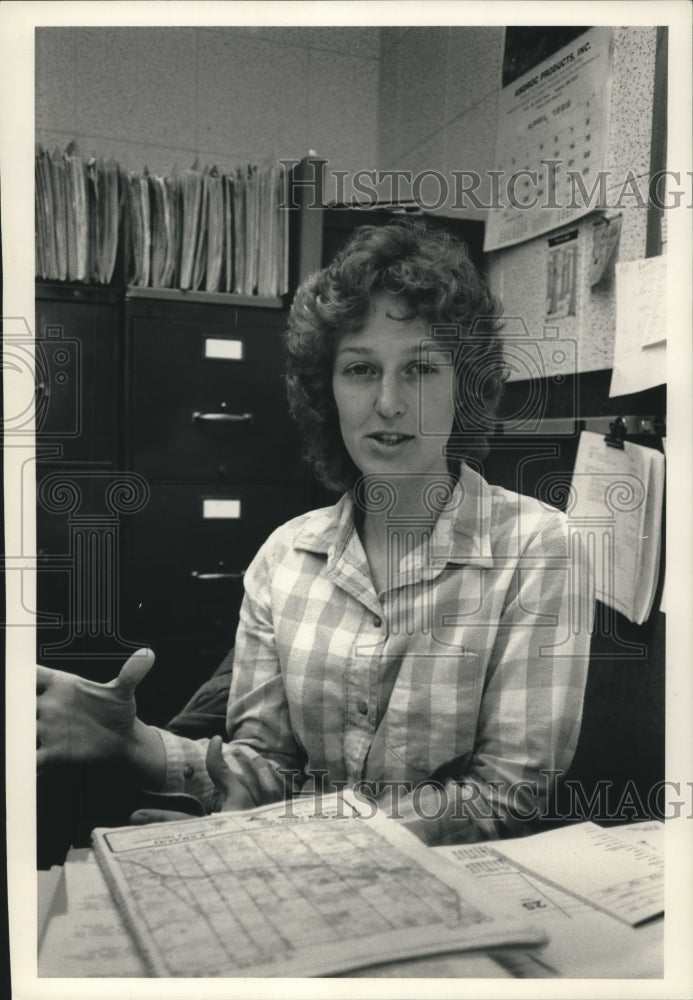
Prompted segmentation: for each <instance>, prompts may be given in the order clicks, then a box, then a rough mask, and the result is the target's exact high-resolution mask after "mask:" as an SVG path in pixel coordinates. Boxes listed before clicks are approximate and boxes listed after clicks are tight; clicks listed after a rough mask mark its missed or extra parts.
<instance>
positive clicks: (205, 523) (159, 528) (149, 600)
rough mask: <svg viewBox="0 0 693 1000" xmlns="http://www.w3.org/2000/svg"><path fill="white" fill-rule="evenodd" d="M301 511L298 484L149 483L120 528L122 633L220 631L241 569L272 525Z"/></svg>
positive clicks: (230, 614) (231, 616)
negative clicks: (124, 600) (209, 486)
mask: <svg viewBox="0 0 693 1000" xmlns="http://www.w3.org/2000/svg"><path fill="white" fill-rule="evenodd" d="M303 510H305V493H304V490H303V489H302V488H301V487H292V486H283V487H280V488H273V487H271V486H247V485H243V486H239V487H237V488H233V489H227V490H224V491H214V490H205V489H202V488H200V487H196V486H186V485H175V486H152V488H151V496H150V499H149V503H148V504H147V507H146V508H145V509H144V510H142V511H141V512H139V513H138V514H136V515H134V516H133V517H131V518H130V519H129V522H128V523H127V524H126V525H124V526H123V528H124V532H123V534H124V542H125V545H124V551H125V558H124V568H123V572H124V575H125V581H124V582H125V589H126V592H127V593H128V594H129V595H130V597H129V600H128V608H127V614H126V621H127V625H128V630H129V632H133V631H134V632H136V634H137V636H138V639H142V640H145V641H151V639H152V636H154V635H166V636H168V637H169V638H173V637H175V636H176V635H190V634H195V635H202V634H208V632H209V630H210V629H211V630H219V631H220V634H222V635H225V634H226V632H227V630H228V628H229V623H230V624H231V633H230V638H231V639H232V638H233V633H234V632H235V616H236V615H237V612H238V607H239V606H240V601H241V598H242V596H243V572H244V570H245V569H246V568H247V566H248V565H249V563H250V562H251V560H252V559H253V557H254V556H255V554H256V552H257V550H258V549H259V548H260V546H261V545H262V543H263V542H264V541H265V539H266V538H267V537H268V536H269V534H270V533H271V532H272V531H273V530H274V528H276V527H277V526H278V525H279V524H282V523H283V522H284V521H287V520H289V519H290V518H291V517H294V516H296V515H297V514H299V513H301V512H302V511H303Z"/></svg>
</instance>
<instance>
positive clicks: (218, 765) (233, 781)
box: [130, 736, 260, 826]
mask: <svg viewBox="0 0 693 1000" xmlns="http://www.w3.org/2000/svg"><path fill="white" fill-rule="evenodd" d="M222 746H223V743H222V739H221V736H213V737H212V739H211V740H210V741H209V745H208V747H207V760H206V765H207V774H208V775H209V777H210V778H211V779H212V781H213V782H214V787H215V788H216V790H217V799H216V801H217V804H216V807H215V809H214V811H215V812H232V811H234V810H239V809H252V808H253V807H254V805H255V803H256V799H255V798H253V795H252V793H251V791H250V789H251V788H254V789H255V794H256V796H259V793H260V789H259V786H258V785H257V779H255V777H254V775H253V772H252V769H250V768H244V767H243V766H242V763H241V762H239V761H236V760H234V762H233V767H234V770H233V771H231V770H230V769H229V767H228V765H227V764H226V761H225V760H224V757H223V754H222V752H221V748H222ZM246 772H247V773H246ZM179 797H180V796H174V795H171V796H170V799H171V803H170V804H171V805H173V804H174V802H175V799H176V798H179ZM156 798H158V799H160V803H157V807H156V808H152V807H146V806H145V807H144V808H142V809H138V810H137V811H136V812H134V813H133V814H132V816H131V817H130V822H131V823H132V824H134V825H138V826H139V825H144V824H147V823H174V822H177V821H178V820H183V819H190V818H191V816H192V815H196V812H195V811H194V810H193V808H190V810H189V811H188V812H182V811H181V810H176V809H173V808H161V807H160V806H165V805H166V803H165V796H163V795H160V796H156Z"/></svg>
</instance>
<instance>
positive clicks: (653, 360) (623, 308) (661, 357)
mask: <svg viewBox="0 0 693 1000" xmlns="http://www.w3.org/2000/svg"><path fill="white" fill-rule="evenodd" d="M666 338H667V310H666V257H665V256H661V257H648V258H644V259H642V260H632V261H625V262H624V263H622V264H617V265H616V339H615V343H614V365H613V375H612V377H611V388H610V390H609V395H610V396H621V395H623V394H624V393H629V392H640V391H641V390H643V389H649V388H650V387H651V386H654V385H662V384H663V383H664V382H666V347H665V344H666Z"/></svg>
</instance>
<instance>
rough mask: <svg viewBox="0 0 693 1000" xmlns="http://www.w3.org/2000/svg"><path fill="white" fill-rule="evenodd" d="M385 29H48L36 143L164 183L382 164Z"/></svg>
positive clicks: (41, 48) (40, 40) (42, 33)
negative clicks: (172, 178) (259, 165)
mask: <svg viewBox="0 0 693 1000" xmlns="http://www.w3.org/2000/svg"><path fill="white" fill-rule="evenodd" d="M378 62H379V29H378V28H363V27H358V28H318V27H306V28H303V27H290V28H240V27H223V28H39V29H37V32H36V137H37V139H38V140H39V141H41V142H43V143H44V144H46V145H48V146H49V148H51V149H53V148H55V147H58V148H60V149H64V148H65V146H66V145H67V144H68V143H69V142H70V141H71V140H72V139H76V140H77V142H78V145H79V148H80V151H81V152H82V153H83V154H84V155H97V156H114V157H115V158H116V159H117V160H118V161H119V162H121V163H123V164H124V166H126V167H127V168H128V169H131V170H141V169H142V168H143V167H144V166H145V165H146V166H148V167H149V169H150V171H152V172H155V173H169V172H170V171H171V170H172V169H173V167H174V166H175V165H177V166H178V167H180V168H181V169H183V168H186V167H189V166H191V165H192V163H193V161H194V160H195V159H196V158H197V157H199V159H200V162H201V164H205V163H210V164H211V163H216V164H217V165H218V166H219V167H220V169H228V168H230V167H233V166H236V165H239V164H240V163H242V162H243V161H255V162H256V161H259V160H262V159H263V158H265V157H271V158H278V157H290V158H300V157H302V156H305V155H306V154H307V153H308V150H309V149H315V150H317V151H318V152H319V153H320V154H321V155H323V156H326V157H327V158H329V159H330V161H331V163H333V164H334V165H335V166H337V167H338V168H339V169H343V170H356V169H359V168H360V167H362V166H363V165H364V163H365V164H367V165H368V166H374V165H375V159H376V139H377V87H378Z"/></svg>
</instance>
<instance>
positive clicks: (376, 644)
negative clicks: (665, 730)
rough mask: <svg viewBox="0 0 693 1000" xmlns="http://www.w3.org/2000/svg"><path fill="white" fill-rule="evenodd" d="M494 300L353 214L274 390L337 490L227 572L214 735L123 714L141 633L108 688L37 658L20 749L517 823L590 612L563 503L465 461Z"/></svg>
mask: <svg viewBox="0 0 693 1000" xmlns="http://www.w3.org/2000/svg"><path fill="white" fill-rule="evenodd" d="M497 315H498V308H497V304H496V303H495V302H494V300H493V299H492V297H491V296H490V295H489V293H488V291H487V289H486V287H485V285H484V283H483V282H482V281H481V279H480V278H479V276H478V275H477V273H476V271H475V270H474V267H473V265H472V264H471V261H470V260H469V257H468V255H467V253H466V251H465V250H464V248H463V247H462V246H461V245H460V244H458V243H457V242H456V241H454V240H453V239H452V238H451V237H449V236H447V235H444V234H442V233H433V232H427V231H426V230H425V229H424V228H423V227H420V226H417V225H411V224H405V225H391V226H386V227H383V228H375V227H364V228H363V229H361V230H359V231H357V233H356V234H355V236H354V237H353V238H352V240H351V241H350V243H349V244H348V246H347V247H346V249H345V250H344V251H342V253H341V254H339V255H338V257H337V258H336V260H335V261H334V263H333V264H332V265H331V266H330V267H328V268H326V269H324V270H323V271H320V272H318V273H316V274H314V275H312V276H311V277H310V278H308V280H307V281H306V282H305V283H304V284H303V285H302V286H301V288H300V289H299V291H298V292H297V295H296V298H295V301H294V303H293V306H292V309H291V313H290V318H289V330H288V335H287V356H288V377H287V384H288V391H289V400H290V405H291V409H292V412H293V414H294V416H295V417H296V419H297V420H298V422H299V424H300V425H301V428H302V430H303V433H304V435H305V438H306V442H307V454H308V458H309V459H310V460H311V461H312V463H313V465H314V467H315V470H316V472H317V474H318V475H319V476H320V477H321V478H322V480H323V481H324V482H325V483H326V484H327V485H328V486H330V487H332V488H334V489H338V490H340V491H343V496H342V497H341V499H340V500H339V502H338V503H337V504H336V505H335V506H334V507H328V508H324V509H322V510H318V511H312V512H310V513H308V514H304V515H302V516H300V517H298V518H296V519H294V520H292V521H290V522H288V523H287V524H285V525H283V526H282V527H280V528H279V529H277V531H275V532H274V533H273V534H272V535H271V537H270V538H269V539H268V541H267V542H266V543H265V545H263V547H262V548H261V550H260V552H259V553H258V555H257V557H256V558H255V559H254V561H253V562H252V564H251V566H250V567H249V569H248V571H247V573H246V576H245V598H244V602H243V606H242V609H241V615H240V623H239V628H238V634H237V638H236V650H235V659H234V670H233V677H232V683H231V691H230V697H229V703H228V712H227V729H228V734H229V742H228V743H226V744H225V745H224V747H223V753H222V749H221V746H220V741H219V740H218V738H217V737H215V738H214V740H212V741H211V742H209V743H208V741H205V740H202V741H190V740H186V739H183V738H181V737H178V736H174V735H172V734H170V733H166V732H161V731H159V730H157V729H154V728H152V727H148V726H145V725H144V724H143V723H142V722H141V721H140V720H138V719H136V717H135V706H134V697H133V692H134V688H135V685H136V683H137V681H138V679H139V678H140V677H141V676H142V674H143V673H145V672H146V671H147V670H148V669H149V667H150V666H151V654H149V655H147V654H143V655H141V656H139V657H135V658H133V659H132V660H130V661H128V664H126V665H125V667H124V668H123V671H121V675H120V677H119V678H118V680H116V681H115V682H112V684H111V685H106V686H100V685H94V684H88V683H87V682H84V681H82V680H80V679H78V678H72V677H69V676H68V675H62V674H57V673H56V672H54V671H47V670H45V668H39V669H40V677H39V685H40V686H39V739H40V742H41V750H40V751H39V761H40V764H44V765H45V764H46V763H49V762H50V761H52V760H56V759H65V758H68V759H72V760H74V759H75V757H76V756H77V757H79V755H80V754H81V759H89V760H95V759H106V760H109V761H113V760H114V759H119V760H122V761H124V762H126V763H127V764H128V765H129V766H130V767H131V768H132V769H133V771H134V773H135V775H136V776H137V778H138V780H139V781H140V782H141V783H142V784H145V785H146V786H147V787H150V788H158V789H163V790H164V791H175V792H180V791H184V792H188V793H190V794H192V795H194V796H196V797H197V798H198V799H199V800H201V801H202V802H203V804H204V805H205V807H206V808H207V809H209V810H212V809H214V808H219V807H220V806H221V807H223V808H243V807H249V806H252V805H259V804H261V803H263V802H268V801H272V800H276V799H280V798H282V797H284V796H286V795H291V794H293V793H294V792H295V791H297V790H298V789H299V788H301V787H302V788H303V789H306V788H315V789H321V790H324V791H329V790H330V789H334V788H338V787H343V786H344V785H350V786H355V787H357V788H358V787H361V788H367V789H368V791H369V793H370V794H373V795H376V796H377V797H378V798H379V800H380V802H381V803H382V804H383V805H384V806H385V807H386V808H388V809H390V810H391V812H392V815H393V816H395V818H400V819H403V820H404V821H406V822H408V823H409V824H410V825H411V826H412V828H413V829H415V831H416V832H417V833H418V834H419V835H420V836H422V837H423V838H424V839H425V840H426V841H427V842H429V843H444V842H465V841H474V840H479V839H484V838H494V837H499V836H507V835H517V834H520V833H524V832H529V830H530V829H531V821H532V820H534V819H536V818H537V817H539V816H540V815H541V814H542V810H543V809H544V808H545V806H546V802H547V795H548V781H549V776H550V775H551V774H554V773H555V772H556V771H560V770H565V769H567V767H568V766H569V764H570V761H571V759H572V756H573V752H574V749H575V745H576V742H577V737H578V733H579V727H580V719H581V712H582V699H583V693H584V686H585V679H586V670H587V653H588V647H589V627H590V622H588V621H582V622H576V621H574V620H571V607H575V606H582V605H579V602H577V601H576V600H575V598H576V595H575V594H572V593H571V589H570V588H571V580H577V579H579V578H580V577H581V573H580V572H578V568H576V567H575V566H574V565H571V559H570V549H569V543H568V542H569V540H568V529H567V524H566V519H565V517H564V516H563V515H562V514H560V513H559V512H558V511H554V510H552V509H547V508H546V507H545V506H543V505H540V504H539V503H538V502H536V501H534V500H532V499H529V498H527V497H523V496H520V495H518V494H514V493H509V492H508V491H505V490H503V489H500V488H498V487H493V486H489V485H488V484H487V483H486V482H485V481H484V479H483V478H482V477H481V476H480V475H479V474H478V472H476V471H475V470H474V468H473V464H474V457H475V455H478V454H479V452H480V448H481V447H482V446H483V436H484V430H485V429H486V428H487V426H488V424H489V421H490V419H491V417H492V414H493V408H494V406H495V403H496V401H497V399H498V396H499V393H500V388H501V383H502V374H503V368H502V354H501V348H500V343H499V339H498V335H497V332H496V328H497V325H498V323H497ZM571 602H572V604H571ZM76 720H80V721H79V722H77V721H76ZM71 733H72V735H71ZM81 748H83V749H81ZM205 765H207V766H205Z"/></svg>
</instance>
